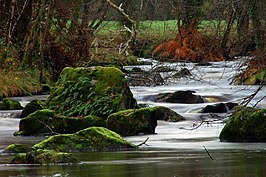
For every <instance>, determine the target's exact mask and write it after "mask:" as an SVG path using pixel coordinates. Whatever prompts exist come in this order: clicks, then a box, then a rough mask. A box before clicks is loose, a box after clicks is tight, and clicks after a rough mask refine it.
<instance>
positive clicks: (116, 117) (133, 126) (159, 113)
mask: <svg viewBox="0 0 266 177" xmlns="http://www.w3.org/2000/svg"><path fill="white" fill-rule="evenodd" d="M183 119H184V118H183V117H182V116H180V115H179V114H177V113H176V112H174V111H172V110H170V109H169V108H166V107H161V106H160V107H153V108H140V109H130V110H124V111H120V112H117V113H114V114H111V115H110V116H109V117H108V119H107V122H106V127H107V128H108V129H110V130H113V131H115V132H117V133H118V134H120V135H122V136H128V135H137V134H140V133H144V134H154V133H155V128H156V126H157V120H166V121H175V122H176V121H180V120H183Z"/></svg>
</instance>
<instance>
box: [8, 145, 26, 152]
mask: <svg viewBox="0 0 266 177" xmlns="http://www.w3.org/2000/svg"><path fill="white" fill-rule="evenodd" d="M29 151H30V147H28V146H26V145H23V144H11V145H9V146H7V147H6V148H5V149H4V150H3V152H4V153H26V152H29Z"/></svg>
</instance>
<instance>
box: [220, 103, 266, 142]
mask: <svg viewBox="0 0 266 177" xmlns="http://www.w3.org/2000/svg"><path fill="white" fill-rule="evenodd" d="M265 130H266V109H257V108H251V107H247V108H242V107H241V108H238V110H236V111H235V113H234V114H233V115H232V116H231V117H230V118H229V120H228V121H227V122H226V125H225V126H224V128H223V130H222V132H221V134H220V137H219V138H220V140H221V141H229V142H266V131H265Z"/></svg>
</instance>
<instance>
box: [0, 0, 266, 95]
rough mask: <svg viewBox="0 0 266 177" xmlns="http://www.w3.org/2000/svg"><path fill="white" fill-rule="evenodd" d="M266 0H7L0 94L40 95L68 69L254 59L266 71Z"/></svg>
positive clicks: (256, 68) (0, 38)
mask: <svg viewBox="0 0 266 177" xmlns="http://www.w3.org/2000/svg"><path fill="white" fill-rule="evenodd" d="M265 9H266V3H265V1H264V0H123V1H122V0H0V98H1V97H8V96H18V95H29V94H38V93H41V92H42V91H44V88H45V87H44V86H46V85H52V83H53V82H54V81H56V80H57V78H58V76H59V73H60V72H61V71H62V69H63V68H65V67H67V66H72V67H77V66H93V65H104V66H105V65H115V66H118V67H121V66H123V65H128V64H136V63H137V60H136V58H137V57H155V56H156V59H158V60H167V61H178V60H182V61H183V60H185V61H187V62H188V61H189V62H202V61H220V60H232V59H234V57H235V56H250V57H251V60H250V61H249V63H247V65H248V70H247V71H246V73H245V75H243V77H248V75H250V74H254V73H256V72H260V71H265V68H266V47H265V42H266V39H265V35H266V11H265Z"/></svg>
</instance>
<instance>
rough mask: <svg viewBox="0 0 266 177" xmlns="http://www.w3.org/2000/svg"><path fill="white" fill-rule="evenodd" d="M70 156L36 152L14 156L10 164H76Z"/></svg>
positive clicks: (44, 151)
mask: <svg viewBox="0 0 266 177" xmlns="http://www.w3.org/2000/svg"><path fill="white" fill-rule="evenodd" d="M77 162H78V161H77V159H75V158H73V157H72V154H69V153H62V152H56V151H53V150H41V149H39V150H36V151H30V152H27V153H19V154H18V155H16V156H15V157H14V158H13V159H12V161H11V163H12V164H54V163H56V164H57V163H77Z"/></svg>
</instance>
